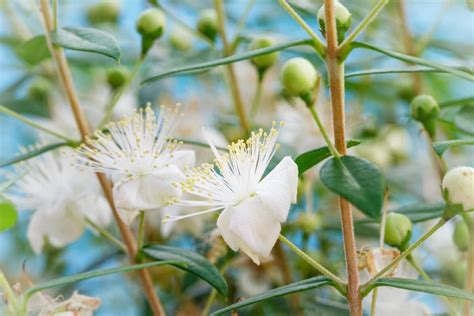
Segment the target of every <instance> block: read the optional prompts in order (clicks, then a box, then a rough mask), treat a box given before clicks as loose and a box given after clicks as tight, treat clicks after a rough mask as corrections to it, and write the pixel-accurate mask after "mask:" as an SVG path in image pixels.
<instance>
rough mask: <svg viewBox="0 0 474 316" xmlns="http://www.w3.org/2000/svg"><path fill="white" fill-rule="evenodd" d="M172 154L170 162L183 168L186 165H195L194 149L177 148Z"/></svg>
mask: <svg viewBox="0 0 474 316" xmlns="http://www.w3.org/2000/svg"><path fill="white" fill-rule="evenodd" d="M169 155H170V159H171V160H170V164H172V165H175V166H176V167H178V168H179V169H181V170H183V169H184V167H193V166H194V164H195V163H196V153H195V152H194V150H188V149H183V150H175V151H173V152H172V153H171V154H169Z"/></svg>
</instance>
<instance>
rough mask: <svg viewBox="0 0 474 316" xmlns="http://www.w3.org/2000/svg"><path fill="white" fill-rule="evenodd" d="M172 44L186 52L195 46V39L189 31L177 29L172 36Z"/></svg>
mask: <svg viewBox="0 0 474 316" xmlns="http://www.w3.org/2000/svg"><path fill="white" fill-rule="evenodd" d="M170 43H171V45H172V46H173V47H174V48H176V49H178V50H181V51H183V52H186V51H188V50H190V49H191V47H192V46H193V37H192V36H191V34H190V33H189V32H188V31H186V30H184V29H182V28H176V29H174V30H173V32H172V33H171V35H170Z"/></svg>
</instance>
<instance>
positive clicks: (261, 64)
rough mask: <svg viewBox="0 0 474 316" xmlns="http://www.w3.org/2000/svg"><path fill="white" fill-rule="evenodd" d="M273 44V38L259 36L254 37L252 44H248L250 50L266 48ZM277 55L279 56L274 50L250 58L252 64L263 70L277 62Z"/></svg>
mask: <svg viewBox="0 0 474 316" xmlns="http://www.w3.org/2000/svg"><path fill="white" fill-rule="evenodd" d="M273 45H275V41H274V40H273V39H271V38H269V37H259V38H256V39H254V40H253V42H252V44H250V50H256V49H262V48H267V47H270V46H273ZM278 56H280V53H279V52H274V53H269V54H266V55H262V56H257V57H253V58H252V59H250V60H251V62H252V64H254V65H255V67H257V69H258V70H260V71H264V70H266V69H267V68H269V67H271V66H272V65H273V64H275V63H276V62H277V60H278Z"/></svg>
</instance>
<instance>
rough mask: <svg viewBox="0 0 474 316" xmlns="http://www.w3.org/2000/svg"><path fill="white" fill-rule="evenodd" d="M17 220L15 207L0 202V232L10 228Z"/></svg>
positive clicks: (6, 202) (3, 201)
mask: <svg viewBox="0 0 474 316" xmlns="http://www.w3.org/2000/svg"><path fill="white" fill-rule="evenodd" d="M17 219H18V215H17V212H16V208H15V205H13V204H12V203H11V202H9V201H5V200H1V201H0V232H2V231H5V230H7V229H10V228H12V227H13V226H14V225H15V224H16V221H17Z"/></svg>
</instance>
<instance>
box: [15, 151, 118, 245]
mask: <svg viewBox="0 0 474 316" xmlns="http://www.w3.org/2000/svg"><path fill="white" fill-rule="evenodd" d="M15 173H16V174H19V175H22V174H24V175H23V176H22V177H21V178H20V179H19V180H18V181H17V182H16V183H15V186H14V187H13V188H12V189H11V190H10V192H8V193H7V194H6V195H7V198H8V199H10V200H12V201H13V202H14V203H15V204H16V205H17V207H18V208H19V209H23V210H34V213H33V215H32V216H31V219H30V223H29V225H28V230H27V236H28V240H29V241H30V244H31V246H32V248H33V250H34V251H35V252H36V253H40V252H41V250H42V248H43V246H44V239H45V238H47V239H48V241H49V242H50V243H51V244H52V245H53V246H55V247H63V246H65V245H66V244H68V243H71V242H73V241H75V240H77V239H78V238H79V237H80V236H81V235H82V233H83V231H84V228H85V224H86V218H88V219H89V220H91V221H92V222H94V223H96V224H97V225H100V226H105V225H107V224H108V223H109V222H110V219H111V213H110V209H109V208H108V206H107V203H106V202H105V199H104V198H103V197H102V196H101V195H100V187H99V184H98V182H97V180H96V179H95V177H94V176H93V175H91V174H84V173H81V172H80V171H79V170H78V169H77V168H75V167H74V166H72V160H71V159H70V157H69V156H68V155H65V154H58V153H53V152H51V151H50V152H47V153H44V154H42V155H41V156H38V157H36V158H33V159H30V160H27V161H24V162H22V163H20V164H18V165H17V166H16V172H15Z"/></svg>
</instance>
